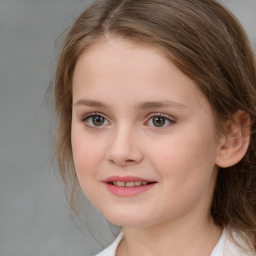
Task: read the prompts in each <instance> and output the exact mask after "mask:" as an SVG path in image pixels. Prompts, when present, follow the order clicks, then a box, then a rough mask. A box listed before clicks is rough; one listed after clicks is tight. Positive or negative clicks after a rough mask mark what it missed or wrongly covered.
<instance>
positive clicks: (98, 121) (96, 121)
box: [83, 115, 108, 127]
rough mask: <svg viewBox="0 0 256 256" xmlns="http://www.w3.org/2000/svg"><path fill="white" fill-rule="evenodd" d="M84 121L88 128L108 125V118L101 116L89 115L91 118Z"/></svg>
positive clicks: (88, 117)
mask: <svg viewBox="0 0 256 256" xmlns="http://www.w3.org/2000/svg"><path fill="white" fill-rule="evenodd" d="M83 121H84V122H86V123H87V125H88V126H92V127H97V126H103V125H106V124H108V121H107V120H106V118H105V117H103V116H101V115H89V116H86V117H85V118H84V119H83Z"/></svg>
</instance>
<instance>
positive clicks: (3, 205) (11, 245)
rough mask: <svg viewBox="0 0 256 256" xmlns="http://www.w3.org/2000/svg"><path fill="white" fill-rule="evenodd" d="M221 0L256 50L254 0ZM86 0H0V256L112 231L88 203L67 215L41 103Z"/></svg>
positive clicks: (104, 236)
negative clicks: (68, 32) (65, 34)
mask: <svg viewBox="0 0 256 256" xmlns="http://www.w3.org/2000/svg"><path fill="white" fill-rule="evenodd" d="M224 2H225V3H226V4H227V5H228V6H229V7H230V9H231V10H233V12H234V13H235V14H236V15H237V17H238V18H239V19H240V21H241V23H242V24H243V25H244V27H245V29H246V30H247V32H248V34H249V37H250V39H251V41H252V43H253V46H254V48H255V49H256V0H225V1H224ZM88 3H89V1H85V0H84V1H82V0H44V1H43V0H0V256H23V255H24V256H65V255H69V256H70V255H72V256H80V255H81V256H82V255H83V256H87V255H94V254H95V253H96V252H97V251H99V250H100V249H101V247H102V246H105V245H106V244H108V243H109V242H110V241H111V240H113V238H114V235H113V233H116V232H118V230H116V229H114V228H110V226H109V224H108V223H107V222H106V221H105V220H104V218H102V216H101V215H100V213H98V212H97V211H96V210H95V209H93V207H92V206H90V205H88V202H85V204H86V207H87V211H86V215H85V216H83V220H86V224H84V222H82V221H81V220H77V219H76V218H74V216H73V215H72V213H71V211H70V209H69V207H68V203H67V202H66V198H65V193H64V187H63V185H62V183H61V181H60V179H59V178H58V175H57V171H56V166H55V164H54V161H52V155H53V145H54V141H53V134H54V129H50V127H51V126H50V120H51V117H52V109H51V104H50V103H51V102H48V103H49V104H46V103H47V101H44V103H43V98H44V96H45V93H46V90H47V87H48V84H49V81H50V80H51V79H52V78H53V74H54V67H55V63H56V58H57V54H58V48H59V46H60V43H61V40H62V39H63V33H62V32H63V31H64V30H65V29H66V28H67V27H69V26H70V25H71V24H72V22H73V21H74V19H75V17H76V16H77V15H78V14H79V13H80V12H82V10H83V9H84V8H85V7H86V6H87V5H88ZM45 102H46V103H45ZM93 234H97V237H96V238H97V239H98V240H101V243H99V242H98V241H97V239H94V238H93V236H92V235H93Z"/></svg>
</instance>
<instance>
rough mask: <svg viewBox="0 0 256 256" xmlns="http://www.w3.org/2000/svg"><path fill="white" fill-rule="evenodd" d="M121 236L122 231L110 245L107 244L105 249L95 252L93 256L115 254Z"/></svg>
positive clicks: (112, 255) (110, 255)
mask: <svg viewBox="0 0 256 256" xmlns="http://www.w3.org/2000/svg"><path fill="white" fill-rule="evenodd" d="M122 238H123V233H122V232H121V233H120V234H119V235H118V237H117V238H116V240H115V241H114V242H113V243H112V244H111V245H109V246H108V247H107V248H106V249H104V250H103V251H101V252H100V253H98V254H96V255H95V256H115V254H116V249H117V247H118V245H119V243H120V241H121V240H122Z"/></svg>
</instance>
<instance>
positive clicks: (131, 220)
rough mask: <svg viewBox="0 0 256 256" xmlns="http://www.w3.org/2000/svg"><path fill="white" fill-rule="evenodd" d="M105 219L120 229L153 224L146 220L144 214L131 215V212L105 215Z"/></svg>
mask: <svg viewBox="0 0 256 256" xmlns="http://www.w3.org/2000/svg"><path fill="white" fill-rule="evenodd" d="M104 215H105V217H106V218H107V219H108V221H110V222H111V223H112V224H114V225H116V226H120V227H145V226H148V223H149V222H151V221H152V220H151V221H150V220H148V219H147V218H146V216H145V215H144V214H139V213H138V214H135V213H133V214H131V213H129V212H125V213H120V212H119V213H115V214H104Z"/></svg>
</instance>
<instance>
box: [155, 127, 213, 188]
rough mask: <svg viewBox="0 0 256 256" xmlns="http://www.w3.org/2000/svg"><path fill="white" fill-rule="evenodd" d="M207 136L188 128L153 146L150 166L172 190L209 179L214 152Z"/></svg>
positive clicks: (207, 133)
mask: <svg viewBox="0 0 256 256" xmlns="http://www.w3.org/2000/svg"><path fill="white" fill-rule="evenodd" d="M213 144H214V140H213V136H212V134H211V132H209V130H208V131H207V132H205V131H203V130H199V129H197V127H194V128H193V127H190V128H189V129H187V130H184V131H182V132H181V131H179V133H177V135H173V136H171V137H170V139H166V140H164V141H163V142H162V143H159V144H157V145H156V146H155V147H154V150H153V151H152V152H151V156H152V157H151V159H154V161H153V164H154V165H155V168H156V169H158V170H159V172H160V174H161V175H163V176H164V177H167V178H169V179H170V180H171V181H173V183H174V186H176V185H177V186H178V185H181V184H186V183H190V184H191V183H193V182H196V181H200V180H202V179H204V178H209V177H210V176H211V172H212V170H213V167H214V165H215V159H216V150H215V149H214V146H213Z"/></svg>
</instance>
